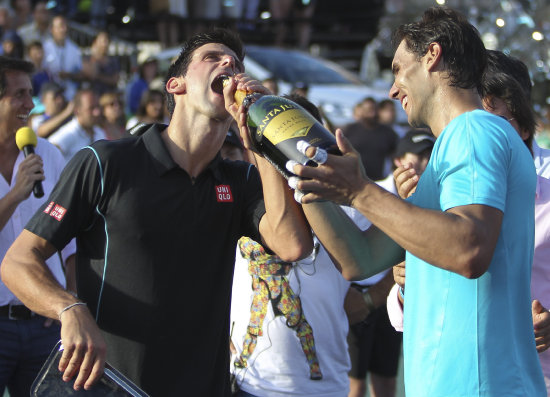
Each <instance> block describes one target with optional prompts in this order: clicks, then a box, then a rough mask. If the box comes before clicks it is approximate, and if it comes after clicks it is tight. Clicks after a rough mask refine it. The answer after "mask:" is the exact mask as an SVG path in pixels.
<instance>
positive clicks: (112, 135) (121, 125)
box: [99, 92, 128, 140]
mask: <svg viewBox="0 0 550 397" xmlns="http://www.w3.org/2000/svg"><path fill="white" fill-rule="evenodd" d="M99 107H100V108H101V117H100V121H99V126H100V127H101V128H102V129H103V131H105V135H106V136H107V139H109V140H114V139H119V138H122V137H124V136H127V135H128V134H127V133H126V116H125V115H124V104H123V103H122V100H121V99H120V94H119V93H118V92H106V93H105V94H103V95H101V96H100V97H99Z"/></svg>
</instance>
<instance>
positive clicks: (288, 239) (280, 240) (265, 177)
mask: <svg viewBox="0 0 550 397" xmlns="http://www.w3.org/2000/svg"><path fill="white" fill-rule="evenodd" d="M256 164H257V167H258V170H259V172H260V176H261V179H262V186H263V194H264V201H265V207H266V214H265V215H264V217H263V218H262V221H261V222H260V233H261V235H262V238H263V240H264V241H263V243H265V244H266V245H267V246H268V247H269V248H270V249H271V250H272V251H273V252H275V253H276V254H277V255H278V256H279V257H281V259H283V260H286V261H296V260H298V259H302V258H304V257H306V256H308V255H309V254H310V253H311V250H312V249H313V238H312V235H311V229H310V227H309V225H308V223H307V221H306V219H305V216H304V213H303V211H302V209H301V207H300V205H299V204H298V203H297V202H296V201H295V200H294V196H293V191H292V190H291V189H290V188H289V187H288V185H287V182H286V180H285V179H284V178H283V177H282V176H281V175H280V174H279V173H278V172H277V171H276V170H275V169H274V168H273V167H272V166H271V165H270V164H269V163H268V162H267V161H266V160H265V159H263V158H261V157H259V156H256Z"/></svg>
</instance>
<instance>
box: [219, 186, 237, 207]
mask: <svg viewBox="0 0 550 397" xmlns="http://www.w3.org/2000/svg"><path fill="white" fill-rule="evenodd" d="M216 199H217V200H218V203H232V202H233V195H232V194H231V188H230V187H229V185H218V186H216Z"/></svg>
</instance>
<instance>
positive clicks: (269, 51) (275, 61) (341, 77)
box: [246, 46, 360, 85]
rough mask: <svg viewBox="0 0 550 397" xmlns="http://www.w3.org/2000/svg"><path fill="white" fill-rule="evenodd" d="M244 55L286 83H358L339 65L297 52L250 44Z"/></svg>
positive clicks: (357, 80) (358, 82)
mask: <svg viewBox="0 0 550 397" xmlns="http://www.w3.org/2000/svg"><path fill="white" fill-rule="evenodd" d="M246 56H247V57H248V58H252V59H253V60H254V61H255V62H257V63H259V64H260V65H261V66H263V67H264V68H266V69H267V70H269V71H270V72H271V74H272V76H273V77H275V78H276V79H278V80H283V81H287V82H289V83H295V82H302V83H305V84H308V85H313V84H360V81H359V79H358V78H357V77H355V76H354V75H353V74H352V73H350V72H348V71H347V70H345V69H344V68H342V67H341V66H339V65H337V64H333V63H331V62H326V61H323V60H320V59H318V58H315V57H312V56H311V55H308V54H305V53H302V52H299V51H293V50H285V49H281V48H260V47H254V46H250V47H247V49H246Z"/></svg>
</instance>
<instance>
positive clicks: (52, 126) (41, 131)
mask: <svg viewBox="0 0 550 397" xmlns="http://www.w3.org/2000/svg"><path fill="white" fill-rule="evenodd" d="M71 114H72V109H71V108H70V107H66V108H65V109H63V110H62V111H61V113H58V114H56V115H55V116H52V117H51V118H50V119H48V120H46V121H44V122H43V123H42V124H40V126H39V127H38V128H37V130H36V133H37V134H38V136H40V137H42V138H47V137H49V136H50V135H51V134H52V133H53V132H54V131H56V130H57V129H58V128H59V127H61V126H62V125H63V122H64V121H65V120H66V119H68V118H69V117H71Z"/></svg>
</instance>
